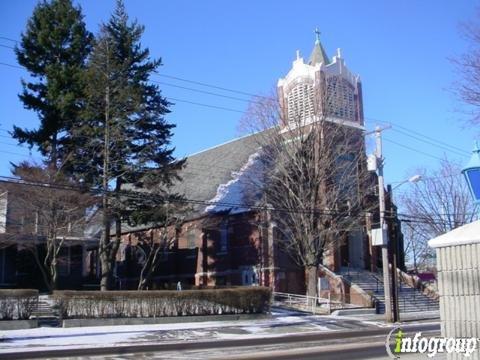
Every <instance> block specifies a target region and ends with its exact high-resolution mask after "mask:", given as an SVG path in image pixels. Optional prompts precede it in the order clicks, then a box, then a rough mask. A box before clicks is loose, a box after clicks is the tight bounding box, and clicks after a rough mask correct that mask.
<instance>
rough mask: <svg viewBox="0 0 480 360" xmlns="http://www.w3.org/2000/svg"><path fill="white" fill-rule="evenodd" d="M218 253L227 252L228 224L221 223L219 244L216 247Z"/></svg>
mask: <svg viewBox="0 0 480 360" xmlns="http://www.w3.org/2000/svg"><path fill="white" fill-rule="evenodd" d="M218 250H219V252H222V253H223V252H227V251H228V224H227V223H226V222H223V223H222V225H221V227H220V243H219V247H218Z"/></svg>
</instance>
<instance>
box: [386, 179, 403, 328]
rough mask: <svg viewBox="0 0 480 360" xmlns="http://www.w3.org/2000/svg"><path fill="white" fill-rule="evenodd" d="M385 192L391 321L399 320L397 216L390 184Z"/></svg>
mask: <svg viewBox="0 0 480 360" xmlns="http://www.w3.org/2000/svg"><path fill="white" fill-rule="evenodd" d="M387 192H388V194H389V198H390V201H389V206H390V209H389V214H390V216H389V221H388V223H389V224H390V225H392V227H391V230H390V232H389V233H390V234H392V239H391V250H392V251H391V262H392V306H393V309H392V311H393V322H399V321H400V311H399V304H398V288H399V282H398V274H397V267H398V252H399V249H398V239H397V232H398V228H397V224H396V223H395V218H396V217H397V212H396V211H395V208H394V204H393V190H392V186H391V185H387Z"/></svg>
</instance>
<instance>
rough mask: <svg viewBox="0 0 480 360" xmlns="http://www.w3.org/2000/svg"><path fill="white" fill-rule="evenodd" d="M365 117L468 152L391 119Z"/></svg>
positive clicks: (463, 151)
mask: <svg viewBox="0 0 480 360" xmlns="http://www.w3.org/2000/svg"><path fill="white" fill-rule="evenodd" d="M365 119H368V120H373V121H378V122H381V123H384V124H390V125H393V126H394V127H398V128H401V129H403V130H405V131H408V132H411V133H413V134H415V135H417V136H420V137H423V138H425V139H428V140H430V141H434V142H436V143H438V144H441V145H443V146H446V147H448V148H450V149H454V150H457V151H460V152H462V153H468V152H467V151H465V150H464V149H461V148H459V147H456V146H453V145H450V144H448V143H446V142H444V141H441V140H438V139H435V138H433V137H431V136H427V135H425V134H422V133H420V132H418V131H415V130H412V129H410V128H407V127H405V126H403V125H400V124H398V123H395V122H393V121H385V120H380V119H375V118H371V117H365ZM396 131H399V130H398V129H397V130H396Z"/></svg>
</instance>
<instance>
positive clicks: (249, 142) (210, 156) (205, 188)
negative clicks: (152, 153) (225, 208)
mask: <svg viewBox="0 0 480 360" xmlns="http://www.w3.org/2000/svg"><path fill="white" fill-rule="evenodd" d="M259 136H261V133H256V134H252V135H247V136H244V137H241V138H238V139H235V140H232V141H229V142H227V143H224V144H221V145H218V146H215V147H213V148H210V149H207V150H204V151H201V152H199V153H196V154H193V155H191V156H189V157H188V158H187V161H186V165H185V167H184V169H183V170H182V171H181V172H180V173H179V175H180V177H181V178H182V181H179V182H177V184H175V186H174V187H173V188H172V191H173V192H176V193H179V194H182V195H184V196H185V198H187V199H189V200H201V201H208V200H212V199H213V198H214V197H215V196H216V195H217V190H218V188H219V186H220V185H222V184H226V183H228V182H229V181H230V180H232V179H233V178H234V175H235V174H234V173H235V172H237V171H239V170H240V169H241V168H242V167H243V166H244V165H245V164H246V163H247V162H248V160H249V158H250V156H251V155H253V154H255V153H256V152H258V149H259V146H260V142H259ZM204 209H205V205H196V206H195V207H194V213H197V214H198V213H201V212H203V210H204Z"/></svg>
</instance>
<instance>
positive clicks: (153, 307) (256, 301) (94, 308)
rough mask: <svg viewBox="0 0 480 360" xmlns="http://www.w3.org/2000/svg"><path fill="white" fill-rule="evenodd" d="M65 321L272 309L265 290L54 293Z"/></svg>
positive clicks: (268, 290) (235, 312)
mask: <svg viewBox="0 0 480 360" xmlns="http://www.w3.org/2000/svg"><path fill="white" fill-rule="evenodd" d="M53 296H54V299H55V301H56V303H57V305H58V308H59V310H60V314H61V316H62V318H63V319H86V318H120V317H122V318H138V317H162V316H189V315H218V314H254V313H265V312H268V311H269V309H270V296H271V291H270V289H269V288H265V287H242V288H234V289H208V290H206V289H205V290H184V291H169V290H146V291H55V292H54V293H53Z"/></svg>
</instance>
